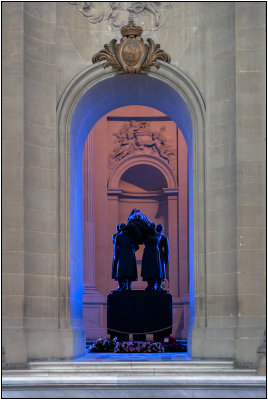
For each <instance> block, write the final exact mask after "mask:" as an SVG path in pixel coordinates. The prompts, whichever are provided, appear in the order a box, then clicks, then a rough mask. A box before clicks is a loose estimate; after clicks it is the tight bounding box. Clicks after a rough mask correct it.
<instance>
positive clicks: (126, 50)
mask: <svg viewBox="0 0 268 400" xmlns="http://www.w3.org/2000/svg"><path fill="white" fill-rule="evenodd" d="M121 34H122V38H121V40H120V43H117V40H116V39H112V40H111V41H110V43H109V44H105V45H104V49H102V50H101V51H99V52H98V53H96V54H95V55H94V56H93V57H92V62H93V64H95V63H97V62H100V61H106V62H105V63H104V64H103V66H104V68H107V67H112V68H113V69H114V70H116V71H118V73H121V74H127V73H128V74H129V73H132V74H133V73H134V74H139V73H144V72H146V71H149V70H150V68H151V67H156V68H160V64H159V63H158V60H162V61H165V62H167V63H170V61H171V59H170V56H169V55H168V54H167V53H166V52H164V51H163V50H162V49H161V48H160V44H155V43H154V41H153V39H150V38H149V39H147V43H144V41H143V38H141V34H142V28H141V27H140V26H136V25H135V24H134V21H133V19H132V18H131V19H130V20H129V23H128V25H125V26H123V27H122V28H121Z"/></svg>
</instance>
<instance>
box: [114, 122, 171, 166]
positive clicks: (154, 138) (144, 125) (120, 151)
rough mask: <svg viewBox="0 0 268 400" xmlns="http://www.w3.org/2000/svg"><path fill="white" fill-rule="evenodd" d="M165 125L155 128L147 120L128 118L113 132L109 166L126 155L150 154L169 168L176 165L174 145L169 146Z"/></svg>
mask: <svg viewBox="0 0 268 400" xmlns="http://www.w3.org/2000/svg"><path fill="white" fill-rule="evenodd" d="M165 131H166V126H165V125H161V126H160V127H158V128H157V129H154V128H153V127H151V123H150V122H148V121H136V120H130V121H128V122H126V123H124V124H122V126H121V127H120V129H118V130H117V131H116V132H113V134H112V135H113V137H114V138H115V139H114V141H113V150H112V152H111V153H110V155H109V166H110V168H113V167H114V166H115V164H116V163H117V162H119V161H121V160H122V159H124V158H126V157H127V156H128V155H133V154H137V155H140V154H150V155H154V156H155V157H158V158H161V159H162V160H164V161H165V162H166V163H167V164H169V166H170V167H171V169H174V168H175V166H176V157H175V155H176V154H175V151H174V150H173V149H174V147H173V146H172V147H171V143H169V141H168V139H167V137H166V134H165Z"/></svg>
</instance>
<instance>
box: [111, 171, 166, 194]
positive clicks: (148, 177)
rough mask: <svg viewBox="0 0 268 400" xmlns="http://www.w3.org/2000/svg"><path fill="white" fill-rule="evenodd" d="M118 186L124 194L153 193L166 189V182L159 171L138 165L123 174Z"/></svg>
mask: <svg viewBox="0 0 268 400" xmlns="http://www.w3.org/2000/svg"><path fill="white" fill-rule="evenodd" d="M118 186H119V188H120V189H122V190H123V191H124V192H135V193H136V192H153V191H155V190H161V189H162V188H164V187H167V181H166V179H165V177H164V175H163V174H162V172H160V171H159V169H157V168H155V167H152V166H151V165H146V164H138V165H135V166H134V167H130V168H129V169H127V170H126V171H125V172H124V173H123V175H122V176H121V178H120V181H119V185H118Z"/></svg>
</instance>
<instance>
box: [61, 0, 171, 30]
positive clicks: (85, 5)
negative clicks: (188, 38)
mask: <svg viewBox="0 0 268 400" xmlns="http://www.w3.org/2000/svg"><path fill="white" fill-rule="evenodd" d="M69 4H71V5H72V6H74V7H75V8H76V10H77V11H78V12H79V13H80V14H82V15H83V16H84V17H85V18H86V19H87V21H88V22H90V23H91V24H98V23H101V22H103V21H108V23H110V26H111V29H118V28H121V27H122V26H123V25H126V23H127V21H128V20H129V18H133V19H134V21H135V22H136V24H141V25H142V26H144V29H145V27H146V31H155V30H157V29H159V28H160V27H161V26H163V25H164V24H165V22H166V21H167V20H168V19H170V18H173V17H174V9H173V2H163V1H109V2H100V1H98V2H97V1H70V2H69ZM108 26H109V25H108Z"/></svg>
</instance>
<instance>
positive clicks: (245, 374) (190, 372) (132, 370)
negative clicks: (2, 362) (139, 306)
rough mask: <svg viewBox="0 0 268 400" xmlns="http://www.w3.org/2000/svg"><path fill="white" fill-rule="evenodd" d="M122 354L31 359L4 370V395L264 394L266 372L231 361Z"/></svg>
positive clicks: (147, 395) (263, 395)
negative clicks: (20, 367) (26, 364)
mask: <svg viewBox="0 0 268 400" xmlns="http://www.w3.org/2000/svg"><path fill="white" fill-rule="evenodd" d="M124 356H125V358H124V357H123V361H118V359H117V360H115V361H106V360H105V359H104V360H102V361H96V360H95V361H89V360H88V359H87V360H86V361H80V362H77V361H76V362H75V361H63V362H58V361H55V362H30V363H29V369H27V370H5V371H3V374H2V398H55V397H56V398H65V399H67V398H117V399H118V398H165V399H167V398H266V391H265V388H266V386H265V383H266V382H265V377H260V376H256V370H252V369H236V368H234V363H233V362H232V361H221V360H218V361H217V360H211V361H209V360H205V361H203V360H189V361H185V360H183V359H182V360H181V361H172V360H174V358H172V356H171V360H167V359H166V360H165V361H160V358H159V359H157V358H156V359H155V360H154V361H151V360H149V358H147V361H135V358H131V357H129V355H126V354H125V355H124ZM145 359H146V358H145ZM175 359H176V358H175Z"/></svg>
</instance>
